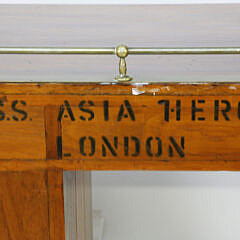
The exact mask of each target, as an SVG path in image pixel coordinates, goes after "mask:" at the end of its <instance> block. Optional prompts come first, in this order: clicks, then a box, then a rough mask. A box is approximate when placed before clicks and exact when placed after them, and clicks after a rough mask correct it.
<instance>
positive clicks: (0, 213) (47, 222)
mask: <svg viewBox="0 0 240 240" xmlns="http://www.w3.org/2000/svg"><path fill="white" fill-rule="evenodd" d="M55 116H56V111H54V109H51V108H48V109H46V111H45V119H46V122H45V125H46V129H47V131H48V133H49V135H48V136H46V142H47V144H46V146H47V158H50V157H53V158H55V157H56V156H57V155H58V153H57V148H56V142H55V141H53V138H54V135H56V134H57V133H58V130H59V125H58V124H57V122H55V123H54V119H56V117H55ZM63 208H64V206H63V178H62V171H55V170H49V171H47V170H39V171H23V172H0V239H1V240H2V239H3V240H19V239H22V240H28V239H29V240H30V239H34V240H64V239H65V232H64V209H63Z"/></svg>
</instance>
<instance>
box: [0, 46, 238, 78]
mask: <svg viewBox="0 0 240 240" xmlns="http://www.w3.org/2000/svg"><path fill="white" fill-rule="evenodd" d="M0 54H65V55H66V54H83V55H84V54H85V55H86V54H88V55H89V54H95V55H100V54H105V55H106V54H110V55H117V56H118V57H119V58H120V61H119V75H118V76H116V77H115V80H116V81H118V82H128V81H131V80H132V77H130V76H127V63H126V60H125V58H126V57H127V56H128V55H130V54H135V55H170V54H172V55H173V54H178V55H186V54H188V55H191V54H195V55H196V54H198V55H199V54H240V47H212V48H211V47H209V48H158V47H155V48H154V47H151V48H143V47H142V48H141V47H136V48H134V47H132V48H128V47H127V46H125V45H122V44H121V45H119V46H117V47H105V48H97V47H76V48H71V47H0Z"/></svg>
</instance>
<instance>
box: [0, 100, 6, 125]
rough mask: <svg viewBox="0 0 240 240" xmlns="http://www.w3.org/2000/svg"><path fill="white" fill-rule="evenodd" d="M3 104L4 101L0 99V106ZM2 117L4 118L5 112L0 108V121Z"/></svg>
mask: <svg viewBox="0 0 240 240" xmlns="http://www.w3.org/2000/svg"><path fill="white" fill-rule="evenodd" d="M3 106H4V101H3V100H2V99H0V107H3ZM4 119H5V113H4V112H3V111H2V110H0V121H2V120H4Z"/></svg>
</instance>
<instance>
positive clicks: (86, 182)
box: [63, 171, 93, 240]
mask: <svg viewBox="0 0 240 240" xmlns="http://www.w3.org/2000/svg"><path fill="white" fill-rule="evenodd" d="M63 182H64V204H65V207H64V209H65V222H66V240H93V229H92V226H93V224H92V183H91V172H90V171H65V172H64V181H63Z"/></svg>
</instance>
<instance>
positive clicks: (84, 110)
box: [78, 101, 94, 121]
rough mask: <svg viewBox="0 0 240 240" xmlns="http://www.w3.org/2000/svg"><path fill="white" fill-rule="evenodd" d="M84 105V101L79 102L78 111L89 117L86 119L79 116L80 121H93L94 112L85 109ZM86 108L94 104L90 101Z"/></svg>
mask: <svg viewBox="0 0 240 240" xmlns="http://www.w3.org/2000/svg"><path fill="white" fill-rule="evenodd" d="M85 104H86V101H81V102H80V103H79V105H78V107H79V109H80V111H82V112H86V113H88V114H89V115H90V116H89V117H88V118H86V117H84V116H80V119H81V120H83V121H86V120H88V121H91V120H92V119H94V112H93V111H92V110H91V109H89V108H86V106H84V105H85ZM87 106H90V107H91V106H94V103H93V102H92V101H88V105H87Z"/></svg>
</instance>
